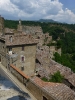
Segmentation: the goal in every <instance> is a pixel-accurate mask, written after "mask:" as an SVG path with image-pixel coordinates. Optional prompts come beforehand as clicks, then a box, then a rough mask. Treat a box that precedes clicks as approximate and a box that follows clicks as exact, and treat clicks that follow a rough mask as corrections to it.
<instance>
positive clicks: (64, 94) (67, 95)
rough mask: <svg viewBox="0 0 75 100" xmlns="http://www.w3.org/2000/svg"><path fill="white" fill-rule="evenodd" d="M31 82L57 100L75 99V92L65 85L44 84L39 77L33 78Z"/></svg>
mask: <svg viewBox="0 0 75 100" xmlns="http://www.w3.org/2000/svg"><path fill="white" fill-rule="evenodd" d="M31 80H32V81H33V82H34V83H35V84H36V85H38V86H39V87H40V88H41V89H44V91H46V92H47V93H49V94H50V95H51V96H52V97H54V98H56V99H55V100H74V99H75V92H74V91H72V90H71V89H70V88H69V87H67V86H66V85H64V84H61V83H52V82H44V81H42V80H41V79H40V78H38V77H33V78H32V79H31Z"/></svg>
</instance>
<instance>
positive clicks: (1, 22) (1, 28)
mask: <svg viewBox="0 0 75 100" xmlns="http://www.w3.org/2000/svg"><path fill="white" fill-rule="evenodd" d="M3 31H4V18H3V17H1V15H0V34H2V33H3Z"/></svg>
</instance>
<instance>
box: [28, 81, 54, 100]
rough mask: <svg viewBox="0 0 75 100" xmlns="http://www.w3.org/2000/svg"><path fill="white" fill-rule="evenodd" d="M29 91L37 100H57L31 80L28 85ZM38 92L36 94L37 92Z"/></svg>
mask: <svg viewBox="0 0 75 100" xmlns="http://www.w3.org/2000/svg"><path fill="white" fill-rule="evenodd" d="M26 87H27V89H28V90H29V91H30V92H31V93H32V94H33V95H34V96H35V98H37V100H43V96H44V97H46V98H47V100H55V99H53V97H51V96H50V94H48V93H47V92H46V91H45V90H43V89H42V88H40V87H39V86H37V85H36V84H35V83H33V82H32V81H31V80H30V81H28V82H27V84H26ZM35 91H36V92H35Z"/></svg>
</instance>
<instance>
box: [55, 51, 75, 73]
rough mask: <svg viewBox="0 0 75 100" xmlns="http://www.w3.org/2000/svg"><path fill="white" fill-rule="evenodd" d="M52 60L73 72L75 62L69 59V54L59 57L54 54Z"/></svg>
mask: <svg viewBox="0 0 75 100" xmlns="http://www.w3.org/2000/svg"><path fill="white" fill-rule="evenodd" d="M54 57H55V58H54V60H55V61H56V62H58V63H61V64H62V65H64V66H67V67H69V68H71V69H72V71H74V72H75V61H73V60H72V59H71V55H69V54H61V56H60V55H59V54H58V53H57V52H56V53H55V54H54Z"/></svg>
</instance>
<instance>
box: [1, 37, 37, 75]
mask: <svg viewBox="0 0 75 100" xmlns="http://www.w3.org/2000/svg"><path fill="white" fill-rule="evenodd" d="M27 40H28V42H27ZM36 44H37V41H34V39H33V38H30V37H29V35H26V36H25V35H17V36H14V35H5V36H4V37H2V36H1V37H0V61H1V63H2V64H3V65H4V66H5V67H6V68H9V65H10V64H13V65H15V66H16V67H18V68H19V69H20V70H22V71H23V72H24V73H26V74H27V75H29V76H32V75H34V73H35V55H36Z"/></svg>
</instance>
